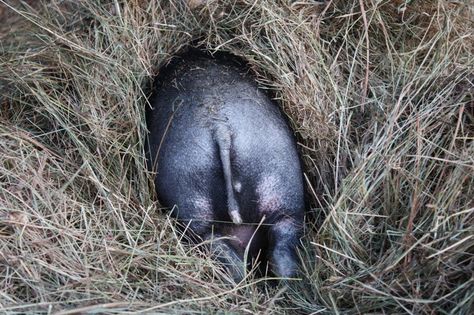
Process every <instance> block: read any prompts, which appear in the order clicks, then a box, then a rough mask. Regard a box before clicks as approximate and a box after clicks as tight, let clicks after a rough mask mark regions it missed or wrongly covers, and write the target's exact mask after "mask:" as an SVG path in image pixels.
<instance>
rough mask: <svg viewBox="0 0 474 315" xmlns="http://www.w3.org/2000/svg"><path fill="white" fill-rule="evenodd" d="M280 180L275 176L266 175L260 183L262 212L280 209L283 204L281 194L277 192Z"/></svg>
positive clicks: (259, 205) (260, 207)
mask: <svg viewBox="0 0 474 315" xmlns="http://www.w3.org/2000/svg"><path fill="white" fill-rule="evenodd" d="M278 184H279V180H278V179H277V178H276V177H275V176H265V177H263V178H262V180H261V181H260V182H259V183H258V186H257V194H258V210H259V212H260V213H261V214H269V213H272V212H275V211H279V210H280V209H281V206H282V200H281V196H280V195H279V194H278V193H277V191H278V189H277V188H278Z"/></svg>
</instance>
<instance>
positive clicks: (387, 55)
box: [0, 0, 474, 314]
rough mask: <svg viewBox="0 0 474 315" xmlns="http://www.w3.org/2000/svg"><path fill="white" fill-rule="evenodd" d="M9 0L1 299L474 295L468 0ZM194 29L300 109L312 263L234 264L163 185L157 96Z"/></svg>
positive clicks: (161, 307)
mask: <svg viewBox="0 0 474 315" xmlns="http://www.w3.org/2000/svg"><path fill="white" fill-rule="evenodd" d="M0 3H2V5H1V7H0V8H1V10H2V15H3V17H8V19H7V20H5V18H4V19H3V20H2V25H1V26H0V312H1V313H5V312H6V313H7V314H14V313H25V312H30V313H39V312H44V313H54V312H59V313H61V314H66V313H68V312H73V311H78V312H79V311H82V312H85V313H87V312H109V313H114V312H123V311H150V312H157V313H160V312H162V313H181V312H185V313H191V312H197V313H201V312H202V313H210V312H212V313H214V312H217V311H219V310H225V311H227V312H236V313H246V312H248V313H260V312H262V313H265V312H267V313H285V312H286V313H295V312H296V313H310V312H321V313H347V314H354V313H394V312H396V313H416V314H428V313H429V314H433V313H452V314H467V313H469V312H470V310H471V311H472V307H473V301H474V279H473V276H472V275H473V273H472V271H473V269H474V233H473V226H474V203H473V199H474V198H473V196H474V176H473V174H474V159H473V157H474V143H473V139H474V117H473V115H474V105H473V85H474V83H473V81H474V75H473V73H474V72H473V67H474V66H473V65H474V54H473V50H474V49H473V48H474V47H473V34H472V33H473V8H472V7H470V1H469V0H461V1H446V0H434V1H407V0H396V1H388V0H381V1H378V0H377V1H374V0H352V1H346V0H331V1H327V2H318V1H314V0H302V1H289V0H279V1H274V0H262V1H254V0H233V1H232V0H231V1H221V0H209V1H204V0H202V1H197V0H192V1H184V0H180V1H138V0H135V1H119V0H105V1H96V0H82V1H73V0H70V1H64V0H50V1H41V2H39V1H38V2H35V1H28V2H27V3H30V4H31V5H33V6H29V5H28V4H27V3H25V2H19V1H7V0H0ZM188 45H195V46H201V47H203V48H205V49H208V50H209V51H211V52H212V51H226V52H230V53H233V54H235V55H238V56H241V57H242V58H244V59H245V60H246V61H247V62H248V64H249V66H250V68H251V70H252V71H253V72H254V74H255V76H256V77H257V78H258V80H259V82H260V84H261V86H262V87H263V88H266V89H269V90H270V91H271V94H272V95H274V97H275V98H276V99H277V100H278V102H279V103H280V104H281V106H282V108H283V109H284V111H285V113H286V114H287V115H288V117H289V118H290V121H291V125H292V127H293V128H294V129H295V132H296V134H297V137H298V143H299V149H300V151H301V154H302V158H303V160H304V163H305V178H306V181H307V192H308V197H309V200H310V207H311V209H309V210H308V215H307V217H306V234H305V236H304V238H303V240H302V244H303V246H302V250H301V252H300V254H301V256H302V261H303V263H302V266H301V269H302V272H301V280H300V281H291V282H290V284H289V285H288V286H281V285H274V284H268V283H267V281H265V280H264V279H258V278H255V277H253V276H252V275H249V277H248V279H247V281H246V282H244V283H240V284H238V285H237V286H234V285H231V284H229V277H228V275H226V273H225V270H224V269H223V268H222V266H220V265H219V263H218V262H216V261H213V260H212V259H210V258H209V255H207V254H206V253H203V252H201V250H200V249H198V248H195V247H191V246H188V245H184V244H183V243H182V242H180V238H181V237H182V236H181V235H179V233H178V232H177V231H176V229H175V228H176V223H175V222H173V220H171V219H169V218H168V217H167V216H166V212H162V211H161V210H160V209H159V205H158V204H157V202H156V201H155V200H156V196H155V194H154V187H153V186H152V182H151V180H150V179H151V178H152V177H151V174H148V173H147V172H146V171H145V161H144V156H143V146H144V138H145V132H146V125H145V117H144V113H145V107H146V104H147V97H148V95H149V93H150V86H151V82H152V79H153V77H154V76H155V75H156V74H157V72H158V69H159V68H160V66H162V65H164V64H165V63H166V62H168V61H169V60H170V58H171V57H172V56H173V55H175V54H176V53H178V52H179V51H181V50H182V49H183V48H185V47H186V46H188Z"/></svg>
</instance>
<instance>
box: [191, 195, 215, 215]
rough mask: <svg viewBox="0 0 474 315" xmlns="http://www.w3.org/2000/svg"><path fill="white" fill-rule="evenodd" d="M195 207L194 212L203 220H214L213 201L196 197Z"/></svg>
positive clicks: (194, 200)
mask: <svg viewBox="0 0 474 315" xmlns="http://www.w3.org/2000/svg"><path fill="white" fill-rule="evenodd" d="M192 203H193V206H194V211H195V213H197V214H198V215H199V216H200V218H196V219H201V220H212V219H213V210H212V204H211V200H210V199H209V198H206V197H195V198H194V199H193V201H192Z"/></svg>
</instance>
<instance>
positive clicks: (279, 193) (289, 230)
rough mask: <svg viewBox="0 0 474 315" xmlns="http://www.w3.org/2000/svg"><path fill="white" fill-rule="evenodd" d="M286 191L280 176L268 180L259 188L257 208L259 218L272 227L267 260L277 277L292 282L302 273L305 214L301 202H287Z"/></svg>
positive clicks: (262, 181) (266, 178)
mask: <svg viewBox="0 0 474 315" xmlns="http://www.w3.org/2000/svg"><path fill="white" fill-rule="evenodd" d="M285 191H286V190H285V186H284V185H282V181H281V180H280V179H279V177H278V176H267V177H264V178H263V179H261V181H260V182H259V185H258V187H257V194H258V203H257V204H258V210H259V215H260V216H261V217H264V218H265V221H264V222H265V224H266V225H268V251H267V260H268V261H269V263H270V266H271V270H272V271H273V273H274V274H275V275H276V276H277V277H282V278H291V277H295V276H296V274H297V270H298V261H299V259H298V255H297V247H298V243H299V239H300V237H301V232H302V227H303V210H302V208H301V207H298V206H297V204H298V203H297V202H295V201H293V200H291V198H285ZM287 193H288V192H286V194H287ZM294 204H296V205H294ZM293 207H294V208H295V209H293Z"/></svg>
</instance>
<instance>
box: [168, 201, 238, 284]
mask: <svg viewBox="0 0 474 315" xmlns="http://www.w3.org/2000/svg"><path fill="white" fill-rule="evenodd" d="M180 204H181V207H179V208H177V209H175V213H174V214H175V216H176V217H177V219H178V221H180V222H181V223H182V224H183V226H185V228H186V229H189V230H191V231H192V234H194V237H192V240H193V241H194V242H196V243H201V244H203V245H204V246H208V248H209V249H210V251H211V255H212V256H213V258H214V259H216V260H218V261H220V262H221V263H222V264H223V265H224V266H225V267H226V268H227V270H228V271H229V274H230V275H231V276H232V278H233V279H234V281H235V282H240V281H241V280H242V279H243V277H244V275H245V265H244V262H243V260H242V258H241V257H240V255H239V254H238V253H237V252H236V250H235V249H234V247H233V246H232V245H231V243H230V241H229V239H227V238H226V237H224V235H222V234H221V233H220V230H218V229H217V227H218V224H217V222H215V221H214V220H215V217H214V211H213V208H212V204H211V201H210V199H209V198H206V197H201V196H194V197H192V198H188V199H187V200H183V201H182V202H181V203H180ZM215 227H216V228H215Z"/></svg>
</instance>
